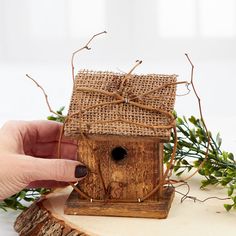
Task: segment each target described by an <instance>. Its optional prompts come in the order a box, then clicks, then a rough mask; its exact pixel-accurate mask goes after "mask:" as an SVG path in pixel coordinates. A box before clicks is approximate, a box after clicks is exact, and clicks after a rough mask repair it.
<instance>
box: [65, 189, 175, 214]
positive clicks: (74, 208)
mask: <svg viewBox="0 0 236 236" xmlns="http://www.w3.org/2000/svg"><path fill="white" fill-rule="evenodd" d="M174 193H175V191H174V188H173V187H168V188H164V189H163V196H162V198H161V199H160V200H158V201H145V202H141V203H138V202H137V203H118V202H116V203H114V202H113V203H111V202H107V203H106V202H89V201H88V200H82V199H79V197H78V193H77V192H76V191H74V190H73V191H72V193H71V194H70V196H69V198H68V200H67V201H66V204H65V208H64V213H65V214H68V215H93V216H125V217H139V218H157V219H165V218H166V217H167V216H168V213H169V210H170V207H171V203H172V201H173V198H174Z"/></svg>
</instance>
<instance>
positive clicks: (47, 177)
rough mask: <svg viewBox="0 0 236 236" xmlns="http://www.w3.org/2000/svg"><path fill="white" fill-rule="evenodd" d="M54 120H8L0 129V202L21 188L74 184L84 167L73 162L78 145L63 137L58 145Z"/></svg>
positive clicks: (59, 127) (56, 125)
mask: <svg viewBox="0 0 236 236" xmlns="http://www.w3.org/2000/svg"><path fill="white" fill-rule="evenodd" d="M61 125H62V124H60V123H57V122H54V121H31V122H27V121H9V122H7V123H6V124H5V125H3V127H2V128H1V129H0V200H3V199H5V198H7V197H10V196H12V195H13V194H15V193H17V192H19V191H20V190H22V189H23V188H27V187H29V188H36V187H59V186H63V185H64V186H65V185H68V183H67V182H77V181H78V180H80V179H81V178H83V177H85V176H86V175H87V172H88V171H87V168H86V167H85V166H84V165H83V164H82V163H80V162H78V161H75V160H76V151H77V145H76V144H75V142H73V141H72V140H69V139H68V138H66V137H63V138H62V141H61V157H62V158H63V159H55V158H56V157H57V146H58V145H57V144H58V140H59V135H60V129H61Z"/></svg>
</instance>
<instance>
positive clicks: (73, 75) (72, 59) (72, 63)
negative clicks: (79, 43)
mask: <svg viewBox="0 0 236 236" xmlns="http://www.w3.org/2000/svg"><path fill="white" fill-rule="evenodd" d="M105 33H107V32H106V31H103V32H100V33H98V34H95V35H93V37H92V38H91V39H90V40H89V41H88V42H87V43H86V45H85V46H83V47H82V48H80V49H78V50H76V51H74V52H73V53H72V57H71V68H72V79H73V83H74V82H75V71H74V69H75V67H74V57H75V55H76V54H77V53H78V52H80V51H82V50H84V49H87V50H90V49H91V48H90V47H89V44H90V43H91V41H92V40H93V39H94V38H95V37H97V36H98V35H100V34H105Z"/></svg>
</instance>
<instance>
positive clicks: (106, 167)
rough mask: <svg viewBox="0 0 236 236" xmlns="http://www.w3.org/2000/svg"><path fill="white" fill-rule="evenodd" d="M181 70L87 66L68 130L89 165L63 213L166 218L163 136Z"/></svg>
mask: <svg viewBox="0 0 236 236" xmlns="http://www.w3.org/2000/svg"><path fill="white" fill-rule="evenodd" d="M176 78H177V76H176V75H158V74H147V75H135V74H130V73H129V74H125V73H112V72H100V71H98V72H96V71H88V70H82V71H80V72H79V73H78V74H77V76H76V79H75V82H74V87H73V94H72V98H71V103H70V107H69V113H68V116H67V119H66V122H65V124H64V134H65V135H66V136H69V137H71V138H72V139H75V140H77V141H78V152H77V154H78V160H79V161H81V162H82V163H84V164H85V165H86V166H87V167H88V170H89V173H88V175H87V177H86V178H84V179H83V180H82V181H80V182H79V184H78V185H76V186H74V190H73V192H72V193H71V195H70V196H69V198H68V200H67V202H66V205H65V213H66V214H78V215H99V216H128V217H147V218H166V217H167V215H168V212H169V209H170V206H171V202H172V200H173V196H174V190H173V188H172V187H168V186H165V182H164V174H163V173H164V170H163V144H164V143H165V142H169V141H170V136H171V128H172V123H173V116H172V111H173V108H174V102H175V94H176Z"/></svg>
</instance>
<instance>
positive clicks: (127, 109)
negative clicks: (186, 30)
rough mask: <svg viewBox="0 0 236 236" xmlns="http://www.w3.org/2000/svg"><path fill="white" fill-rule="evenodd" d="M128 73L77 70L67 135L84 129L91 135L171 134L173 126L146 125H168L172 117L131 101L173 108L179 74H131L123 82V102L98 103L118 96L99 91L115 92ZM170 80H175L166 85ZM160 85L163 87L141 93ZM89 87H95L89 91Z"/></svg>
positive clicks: (157, 107)
mask: <svg viewBox="0 0 236 236" xmlns="http://www.w3.org/2000/svg"><path fill="white" fill-rule="evenodd" d="M125 75H126V74H122V73H113V72H101V71H88V70H82V71H80V72H79V73H78V74H77V76H76V80H75V84H74V89H73V94H72V98H71V103H70V107H69V112H68V117H69V119H68V120H67V122H66V125H65V130H64V133H65V135H66V136H72V137H79V136H80V134H81V132H83V133H86V134H89V135H90V134H95V135H122V136H152V137H160V138H169V137H170V128H156V129H152V128H149V127H147V126H150V125H151V126H153V125H154V126H163V125H169V124H170V119H169V118H168V117H167V116H166V115H164V114H162V113H160V112H156V111H150V110H147V109H143V108H140V107H137V106H135V105H132V104H130V103H129V101H133V102H136V103H138V104H141V105H147V106H149V107H153V108H154V109H161V110H163V111H166V112H172V111H173V108H174V102H175V94H176V85H175V84H174V83H175V82H176V78H177V76H176V75H158V74H147V75H134V74H132V75H130V76H129V77H128V79H127V80H126V82H125V83H124V87H123V94H122V96H123V97H125V101H124V102H122V103H118V104H108V105H102V106H101V105H99V106H96V105H98V104H101V103H109V102H112V101H116V100H118V98H115V97H113V96H109V95H105V94H103V93H101V92H100V91H107V92H108V93H109V94H111V93H112V92H116V91H117V90H118V89H119V86H120V84H121V81H122V79H124V77H125ZM171 83H173V84H172V85H168V86H163V85H166V84H171ZM160 86H162V88H161V89H157V90H156V91H154V92H152V93H149V94H147V95H145V96H142V94H145V93H147V92H149V91H151V90H155V89H156V88H158V87H160ZM89 89H93V90H94V91H88V90H89ZM91 106H92V107H91ZM93 106H96V107H93ZM88 107H90V109H88ZM86 109H87V110H86ZM114 120H115V121H114ZM140 124H141V125H140ZM145 125H147V126H145Z"/></svg>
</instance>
